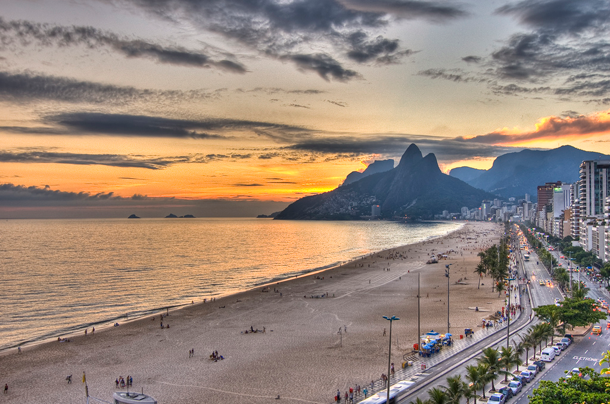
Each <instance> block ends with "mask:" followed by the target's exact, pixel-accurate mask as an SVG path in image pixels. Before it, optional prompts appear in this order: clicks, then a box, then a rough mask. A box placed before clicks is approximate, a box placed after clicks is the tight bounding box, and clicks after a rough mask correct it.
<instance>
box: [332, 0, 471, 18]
mask: <svg viewBox="0 0 610 404" xmlns="http://www.w3.org/2000/svg"><path fill="white" fill-rule="evenodd" d="M341 2H342V3H343V4H345V5H347V6H348V7H351V8H354V9H357V10H362V11H368V12H377V13H387V14H391V15H395V16H397V17H401V18H407V19H414V18H423V19H427V20H431V21H436V22H442V21H447V20H451V19H455V18H459V17H464V16H466V15H467V12H466V11H465V9H464V7H463V6H461V5H458V4H453V5H452V4H447V3H444V2H440V1H412V0H343V1H341Z"/></svg>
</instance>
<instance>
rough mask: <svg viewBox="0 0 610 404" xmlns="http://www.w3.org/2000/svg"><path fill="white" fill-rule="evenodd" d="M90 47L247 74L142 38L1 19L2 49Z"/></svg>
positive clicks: (227, 62)
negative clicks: (129, 37)
mask: <svg viewBox="0 0 610 404" xmlns="http://www.w3.org/2000/svg"><path fill="white" fill-rule="evenodd" d="M32 44H34V45H38V46H57V47H68V46H86V47H88V48H100V47H107V48H110V49H112V50H113V51H115V52H117V53H120V54H122V55H123V56H125V57H128V58H146V59H151V60H154V61H155V62H157V63H164V64H172V65H179V66H189V67H204V68H211V67H214V68H217V69H220V70H224V71H228V72H231V73H245V72H246V68H245V67H244V66H243V65H242V64H241V63H239V62H237V61H234V60H228V59H220V60H215V58H214V57H212V56H210V55H208V54H205V53H202V52H197V51H192V50H189V49H186V48H183V47H180V46H169V47H165V46H161V45H159V44H155V43H152V42H148V41H144V40H141V39H127V38H122V37H120V36H118V35H115V34H112V33H109V32H106V31H101V30H98V29H96V28H93V27H85V26H70V27H66V26H58V25H50V24H41V23H36V22H31V21H23V20H20V21H5V20H4V19H2V18H1V17H0V46H1V47H3V48H6V47H10V46H14V45H19V46H21V47H23V46H28V45H32Z"/></svg>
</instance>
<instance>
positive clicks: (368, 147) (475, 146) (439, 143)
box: [285, 134, 520, 161]
mask: <svg viewBox="0 0 610 404" xmlns="http://www.w3.org/2000/svg"><path fill="white" fill-rule="evenodd" d="M411 143H415V144H417V145H418V146H419V147H420V148H421V149H422V151H424V152H426V153H435V154H436V156H437V158H438V159H439V160H443V161H455V160H465V159H469V158H473V157H497V156H500V155H502V154H505V153H509V152H513V151H516V149H514V148H511V147H502V146H490V145H489V144H488V143H484V142H481V143H476V142H474V141H473V142H463V141H462V140H461V139H449V138H432V137H429V136H422V135H407V134H405V135H369V136H362V135H358V136H340V137H339V136H333V137H317V138H312V139H310V140H306V141H302V142H297V143H295V144H294V145H291V146H287V147H286V148H285V149H287V150H299V151H309V152H314V153H323V154H329V155H337V154H343V155H344V156H343V157H344V158H348V157H349V158H355V157H359V156H363V155H370V154H378V155H383V156H389V157H396V158H399V157H400V156H401V155H402V154H403V153H404V151H405V150H406V148H407V147H408V146H409V145H410V144H411ZM518 150H520V149H518Z"/></svg>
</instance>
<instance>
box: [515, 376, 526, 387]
mask: <svg viewBox="0 0 610 404" xmlns="http://www.w3.org/2000/svg"><path fill="white" fill-rule="evenodd" d="M513 381H515V382H519V383H521V386H525V385H526V384H527V379H526V378H525V377H524V376H521V374H518V375H514V376H513Z"/></svg>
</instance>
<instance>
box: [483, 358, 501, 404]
mask: <svg viewBox="0 0 610 404" xmlns="http://www.w3.org/2000/svg"><path fill="white" fill-rule="evenodd" d="M477 362H478V364H479V365H484V366H487V371H486V373H487V376H488V379H487V381H491V389H492V390H493V391H495V390H496V386H495V385H494V380H496V379H497V377H498V370H499V369H500V363H499V362H500V355H499V353H498V350H497V349H493V348H491V347H490V348H485V349H483V356H481V357H479V358H478V359H477ZM483 398H485V392H483Z"/></svg>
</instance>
